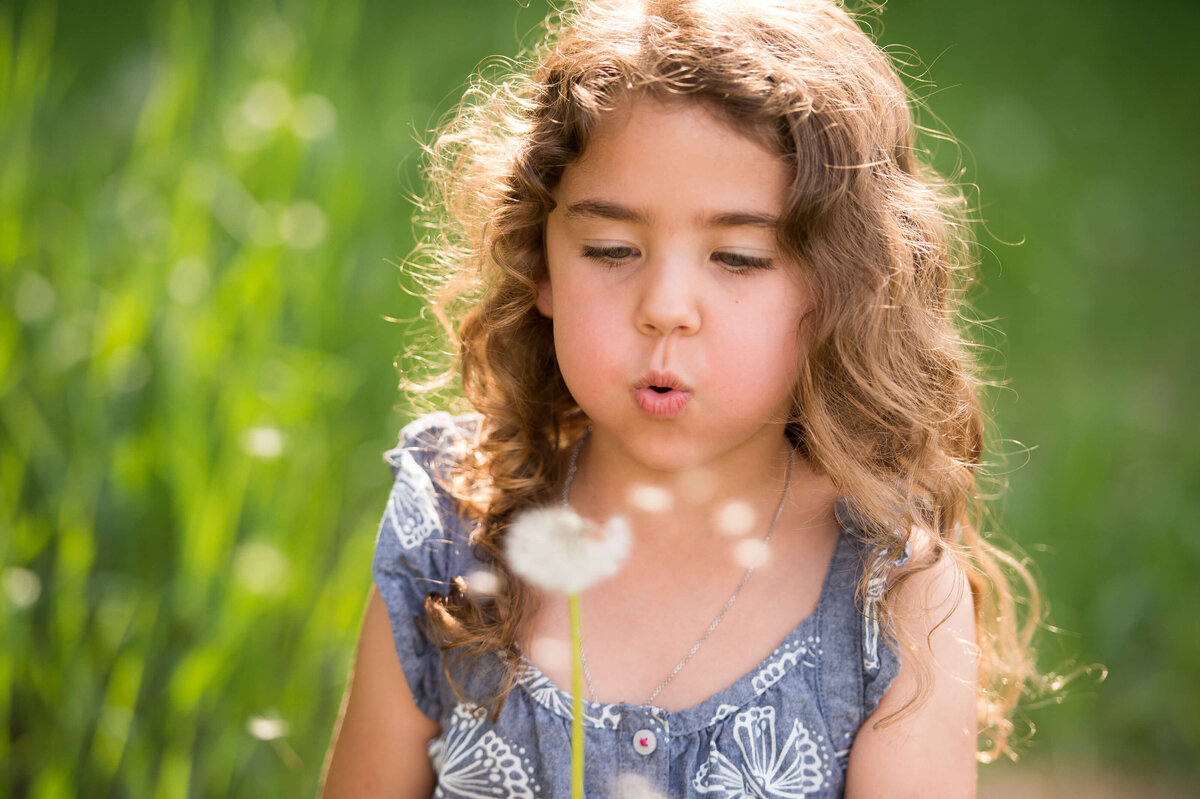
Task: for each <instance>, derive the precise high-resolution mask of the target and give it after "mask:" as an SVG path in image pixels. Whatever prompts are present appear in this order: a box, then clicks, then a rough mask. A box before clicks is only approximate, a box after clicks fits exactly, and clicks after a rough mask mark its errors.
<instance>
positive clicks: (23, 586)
mask: <svg viewBox="0 0 1200 799" xmlns="http://www.w3.org/2000/svg"><path fill="white" fill-rule="evenodd" d="M4 595H5V596H6V597H8V601H9V602H11V603H13V604H14V605H16V606H17V607H19V608H27V607H29V606H30V605H32V604H33V603H34V602H37V601H38V597H40V596H41V595H42V581H41V578H39V577H38V576H37V575H36V574H34V573H33V572H31V571H30V570H29V569H22V568H21V567H19V566H14V567H11V568H8V569H5V570H4Z"/></svg>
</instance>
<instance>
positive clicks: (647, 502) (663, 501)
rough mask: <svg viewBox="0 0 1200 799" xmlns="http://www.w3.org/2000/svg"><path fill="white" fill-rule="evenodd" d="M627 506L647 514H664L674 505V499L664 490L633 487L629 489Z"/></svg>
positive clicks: (646, 486) (644, 486) (642, 486)
mask: <svg viewBox="0 0 1200 799" xmlns="http://www.w3.org/2000/svg"><path fill="white" fill-rule="evenodd" d="M629 504H630V505H632V506H633V507H635V508H637V509H638V510H643V511H646V512H647V513H666V512H667V511H669V510H670V509H671V506H672V505H674V504H675V498H674V497H672V496H671V492H670V491H667V490H666V489H665V488H659V487H658V486H648V485H635V486H633V487H632V488H630V489H629Z"/></svg>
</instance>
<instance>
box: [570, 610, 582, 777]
mask: <svg viewBox="0 0 1200 799" xmlns="http://www.w3.org/2000/svg"><path fill="white" fill-rule="evenodd" d="M567 604H568V606H569V607H570V610H571V695H572V696H573V697H574V698H575V706H574V709H573V712H572V714H571V797H572V799H583V642H582V640H581V636H580V634H579V594H569V595H568V599H567Z"/></svg>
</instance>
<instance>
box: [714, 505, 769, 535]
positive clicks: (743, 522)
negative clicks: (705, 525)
mask: <svg viewBox="0 0 1200 799" xmlns="http://www.w3.org/2000/svg"><path fill="white" fill-rule="evenodd" d="M714 521H716V523H717V528H718V529H719V530H720V531H721V532H722V533H725V535H728V536H743V535H749V534H750V533H751V532H752V531H753V530H754V523H755V522H757V521H758V514H756V513H755V512H754V508H752V507H750V505H748V504H747V503H745V502H741V501H739V500H736V499H735V500H731V501H729V502H726V503H724V504H722V505H721V506H720V507H719V508H717V513H716V518H715V519H714Z"/></svg>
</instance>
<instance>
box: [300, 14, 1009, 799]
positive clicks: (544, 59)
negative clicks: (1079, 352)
mask: <svg viewBox="0 0 1200 799" xmlns="http://www.w3.org/2000/svg"><path fill="white" fill-rule="evenodd" d="M549 27H550V28H551V31H552V32H551V35H550V36H549V37H548V42H547V44H546V45H545V46H544V47H543V48H542V49H541V50H540V51H539V53H538V63H537V64H536V65H535V66H534V68H533V69H532V70H531V71H530V73H529V74H525V75H519V76H517V77H514V78H512V79H511V80H509V81H507V82H503V83H500V84H499V85H496V86H494V87H493V88H491V89H478V90H474V91H473V92H472V93H471V95H470V97H469V98H468V101H467V102H465V103H464V104H463V106H462V108H461V110H460V113H459V115H458V117H457V119H456V121H455V122H454V123H452V124H451V126H450V127H449V128H448V129H447V130H446V131H445V132H444V133H443V135H442V137H441V138H440V139H439V141H438V143H437V145H436V146H435V147H434V149H433V152H432V157H433V169H432V172H431V178H432V180H431V184H432V187H433V191H434V198H433V201H432V203H431V210H433V211H435V212H436V213H438V214H439V215H440V216H439V218H440V219H441V220H442V223H443V226H442V228H441V235H440V236H439V237H438V238H437V239H436V241H435V242H434V246H433V247H432V252H433V253H434V258H433V259H431V260H432V266H433V267H435V268H436V269H437V270H438V273H439V274H441V275H443V276H444V280H443V282H442V283H441V284H440V289H439V291H438V293H437V296H436V300H435V303H434V308H435V309H436V311H437V312H438V314H439V317H440V318H441V319H442V321H443V322H444V323H445V325H446V328H447V330H448V332H449V334H450V335H451V336H452V338H453V340H454V341H455V343H456V344H457V347H458V357H457V370H458V374H459V375H460V377H461V381H462V388H463V392H464V394H465V395H466V399H467V401H468V402H469V403H470V406H471V407H472V409H473V411H474V413H473V414H470V415H463V416H457V417H452V416H450V415H448V414H445V413H435V414H432V415H430V416H427V417H425V418H423V419H420V420H418V421H417V422H414V423H413V424H411V425H410V426H409V427H407V428H406V429H405V431H404V433H403V435H402V440H401V442H400V445H399V446H398V447H397V448H396V449H394V450H392V451H391V452H389V453H388V460H389V462H390V464H391V466H392V469H393V471H394V473H395V480H396V482H395V487H394V489H393V491H392V495H391V498H390V500H389V502H388V506H387V509H386V512H385V514H384V517H383V522H382V525H381V529H380V533H379V538H378V542H377V552H376V558H375V568H374V576H375V581H376V584H377V590H375V591H373V592H372V594H371V598H370V601H369V603H368V608H367V614H366V619H365V622H364V626H363V631H362V638H361V641H360V644H359V649H358V656H357V661H356V666H355V670H354V674H353V677H352V680H351V686H350V689H349V691H348V696H347V700H346V704H345V707H344V711H343V717H342V719H341V721H340V724H339V729H338V732H337V734H336V736H335V742H334V745H333V747H332V749H331V755H330V759H329V763H328V767H327V773H326V779H325V786H324V795H325V796H327V797H342V796H346V797H350V796H353V797H362V796H389V797H395V796H404V797H409V796H412V797H417V796H420V797H428V796H430V795H431V794H433V795H436V796H455V797H457V796H462V797H485V796H487V797H491V796H516V797H547V799H549V797H561V796H567V795H569V792H570V787H569V786H570V751H571V738H570V730H571V714H572V711H571V707H572V698H571V697H570V696H569V695H567V694H566V693H564V691H563V690H562V686H569V685H570V665H569V658H567V657H563V656H561V655H562V653H563V652H565V651H569V650H568V646H569V644H568V642H569V640H570V638H569V624H568V614H567V601H566V598H565V596H564V595H562V594H557V593H554V592H550V591H546V590H542V589H539V588H538V587H537V586H532V585H528V584H525V583H524V582H522V581H521V580H520V579H518V578H517V577H515V576H514V575H513V573H512V572H511V570H510V568H509V566H508V564H507V562H506V558H505V554H504V540H505V535H506V530H507V528H508V527H509V525H510V523H511V522H512V521H513V519H514V518H515V517H516V516H517V515H518V514H519V513H520V512H521V511H523V510H526V509H530V508H535V507H539V506H552V505H556V504H558V503H561V502H564V501H567V502H569V504H570V505H571V506H572V507H573V508H574V509H575V510H576V511H578V512H579V513H580V514H581V515H582V516H583V517H585V518H590V519H594V520H603V519H607V518H609V517H612V516H614V515H618V514H619V515H622V516H624V517H625V518H626V519H627V520H628V521H629V522H630V526H631V529H632V531H633V545H632V554H631V556H630V558H629V561H628V562H627V563H626V564H625V566H624V567H623V568H622V569H621V570H620V572H619V573H618V574H617V576H615V577H613V578H611V579H609V580H607V581H605V582H602V583H600V584H598V585H596V586H594V587H592V588H589V589H587V590H585V591H584V592H583V594H582V595H581V598H580V601H581V608H582V610H581V614H582V615H581V622H582V640H583V643H582V648H583V652H584V658H585V663H586V666H587V670H586V674H587V682H586V685H587V688H586V694H587V699H588V700H590V701H589V702H588V703H587V705H586V711H585V713H584V724H585V736H586V737H585V741H586V757H587V761H586V789H587V793H588V795H590V796H638V797H641V796H670V797H675V796H689V797H690V796H705V795H713V796H724V797H740V796H758V797H798V796H839V795H843V794H845V795H848V796H862V797H873V796H884V795H887V796H921V797H930V796H956V797H957V796H970V795H973V793H974V786H975V762H976V757H977V754H976V751H977V746H978V743H979V738H978V736H977V734H978V733H979V732H982V733H984V734H985V735H986V737H985V739H984V741H985V744H986V745H985V747H984V749H985V752H984V754H985V755H994V754H996V753H997V752H1002V751H1004V750H1005V748H1006V741H1007V733H1008V725H1007V722H1006V718H1007V716H1008V714H1009V713H1010V712H1011V710H1012V707H1013V704H1014V702H1015V700H1016V698H1017V696H1018V695H1019V693H1020V691H1021V689H1022V685H1023V683H1024V681H1025V679H1026V676H1027V674H1028V671H1027V669H1028V666H1027V663H1028V652H1027V643H1028V640H1027V629H1028V625H1026V626H1018V623H1017V621H1016V619H1017V614H1016V613H1015V606H1014V599H1013V594H1012V592H1011V591H1010V588H1009V582H1008V580H1007V579H1006V577H1005V575H1006V574H1011V573H1013V569H1012V568H1005V569H1001V568H1000V567H1001V565H1005V564H1007V566H1009V567H1016V569H1017V571H1018V572H1020V569H1019V566H1017V564H1015V563H1013V562H1012V561H1011V560H1010V559H1007V558H1005V557H1004V556H1002V554H1001V553H999V552H997V551H996V550H994V549H993V548H992V547H991V546H990V545H989V544H988V543H987V542H986V541H984V540H983V538H982V537H981V536H980V534H979V532H978V530H977V529H976V527H975V526H974V525H973V524H972V521H971V520H972V518H973V516H974V514H975V513H976V512H977V509H976V508H975V507H974V503H973V497H974V494H975V490H974V489H975V477H976V472H977V470H978V467H979V463H980V456H981V452H982V448H983V441H982V428H983V419H982V414H981V411H980V406H979V402H978V400H977V397H976V392H977V388H978V381H977V379H976V378H975V377H974V376H973V372H972V368H971V367H972V364H971V360H970V357H969V355H968V347H967V344H966V342H965V341H964V339H963V338H962V337H961V335H960V332H959V330H958V327H957V326H958V324H959V316H958V312H959V303H960V301H961V294H962V289H963V286H964V285H965V283H966V282H967V276H966V270H967V267H968V265H969V264H968V260H969V240H968V232H967V230H966V229H965V228H964V226H963V221H962V216H961V211H962V199H961V195H960V194H958V193H957V192H955V191H954V190H953V189H952V188H950V187H948V186H946V185H945V184H942V183H939V182H938V181H937V180H936V179H935V178H934V177H933V176H932V175H931V173H930V172H929V171H928V170H927V169H926V168H925V166H923V165H922V164H921V163H920V162H919V161H918V160H917V157H916V155H917V154H916V152H915V151H914V149H913V119H912V111H911V103H910V100H909V98H908V96H907V95H906V92H905V89H904V87H903V85H902V84H901V82H900V81H899V79H898V78H897V76H896V74H895V72H894V71H893V69H892V67H891V65H890V64H889V62H888V60H887V58H886V56H885V55H884V54H883V53H882V52H881V51H880V50H879V48H878V47H877V46H875V44H874V43H872V42H871V41H870V39H869V38H868V37H867V36H865V35H864V34H863V33H862V32H861V31H860V30H859V28H858V27H857V26H856V24H855V23H854V22H853V21H852V20H851V18H850V17H849V16H847V14H846V13H845V12H844V11H843V10H842V9H841V8H840V7H838V6H837V5H835V4H834V3H831V2H827V1H826V0H757V1H755V2H747V1H746V0H742V1H740V2H733V1H732V0H730V1H729V2H718V0H657V1H656V0H641V2H622V1H621V0H608V1H607V2H599V1H597V2H589V3H582V4H580V5H579V6H578V7H572V8H569V9H568V10H567V11H566V12H565V13H564V14H563V15H562V17H561V19H558V20H556V21H555V22H554V23H552V24H551V25H550V26H549Z"/></svg>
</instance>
